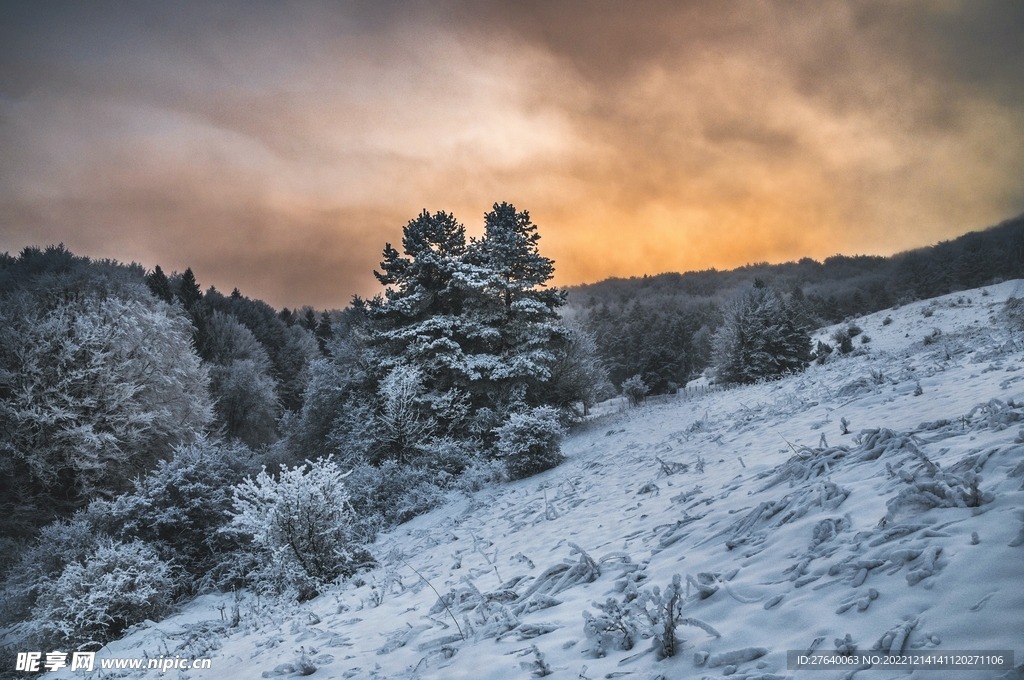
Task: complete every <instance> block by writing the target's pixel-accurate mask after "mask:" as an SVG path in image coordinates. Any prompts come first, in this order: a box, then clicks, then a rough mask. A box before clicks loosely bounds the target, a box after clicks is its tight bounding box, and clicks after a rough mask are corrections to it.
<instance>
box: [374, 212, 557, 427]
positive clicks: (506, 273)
mask: <svg viewBox="0 0 1024 680" xmlns="http://www.w3.org/2000/svg"><path fill="white" fill-rule="evenodd" d="M484 222H485V233H484V236H483V238H481V239H479V240H476V239H474V240H472V241H470V242H469V243H468V244H467V241H466V234H465V228H464V227H463V225H461V224H459V223H458V222H457V221H456V220H455V218H454V217H453V216H452V215H450V214H448V213H444V212H438V213H435V214H434V215H431V214H429V213H427V212H426V211H424V212H423V213H421V214H420V215H419V216H418V217H417V218H416V219H414V220H412V221H410V222H409V223H408V224H407V225H406V227H405V233H404V237H403V239H402V248H403V253H401V254H400V253H399V252H398V250H397V249H395V248H394V247H392V246H391V244H387V246H386V247H385V249H384V259H383V261H382V262H381V271H379V272H375V275H376V276H377V279H378V280H379V281H380V282H381V283H382V284H384V285H385V286H387V292H386V295H385V297H383V298H377V299H376V300H373V301H371V302H370V303H369V312H370V316H371V319H372V321H373V323H372V326H373V341H372V344H373V346H374V348H375V351H376V352H377V355H378V363H377V365H378V366H379V369H380V370H381V371H382V377H383V375H386V374H387V372H389V371H392V370H394V369H396V368H398V367H401V366H409V367H414V368H415V369H416V370H418V371H419V372H420V375H421V376H422V386H423V390H424V394H423V399H422V403H423V404H438V405H439V408H440V405H441V404H450V403H451V402H452V401H453V400H456V401H458V400H465V399H468V401H469V405H470V407H469V410H470V415H473V414H476V413H477V412H479V411H480V410H481V409H487V411H488V412H489V413H492V414H494V415H495V416H496V417H499V418H500V417H501V416H500V414H501V413H503V412H507V411H509V410H513V409H516V408H519V407H521V406H526V405H529V406H533V405H538V404H540V403H543V402H544V401H545V398H546V397H548V396H549V394H545V390H544V389H543V386H544V385H545V383H546V382H547V381H549V380H550V378H551V368H552V366H554V365H555V364H556V363H557V361H558V360H559V359H560V358H561V357H562V356H563V355H564V352H565V346H566V342H567V333H566V331H565V329H564V328H563V327H562V326H561V325H560V324H558V323H557V319H558V313H557V309H558V307H559V306H560V305H562V304H563V302H564V295H563V293H562V292H561V291H559V290H557V289H553V288H548V287H547V282H548V281H549V280H550V279H551V276H552V275H553V273H554V263H553V262H552V261H551V260H550V259H548V258H546V257H543V256H542V255H541V254H540V252H539V250H538V246H537V243H538V240H539V238H540V237H539V235H538V234H537V227H536V225H534V224H533V222H532V221H531V220H530V216H529V213H527V212H525V211H523V212H517V211H516V209H515V207H514V206H512V205H510V204H507V203H501V204H495V205H494V209H493V210H492V211H491V212H489V213H487V214H486V215H485V216H484ZM436 415H438V416H442V417H443V416H444V415H445V414H442V413H437V414H436Z"/></svg>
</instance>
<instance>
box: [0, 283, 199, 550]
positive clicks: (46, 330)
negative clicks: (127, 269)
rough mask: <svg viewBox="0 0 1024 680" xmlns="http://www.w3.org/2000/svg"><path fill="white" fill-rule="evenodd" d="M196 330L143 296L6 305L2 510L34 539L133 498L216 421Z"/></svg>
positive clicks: (2, 318) (2, 312)
mask: <svg viewBox="0 0 1024 680" xmlns="http://www.w3.org/2000/svg"><path fill="white" fill-rule="evenodd" d="M207 384H208V378H207V373H206V370H205V368H204V367H203V366H202V365H201V363H200V361H199V357H197V356H196V355H195V353H194V352H193V350H192V344H191V332H190V326H189V323H188V320H187V319H186V318H185V317H184V316H183V315H182V314H181V313H180V312H178V311H176V309H175V308H174V307H171V306H168V305H166V304H164V303H163V302H158V301H156V300H155V299H153V298H152V297H150V296H149V295H148V294H146V293H142V295H140V296H139V297H138V298H137V299H122V298H119V297H99V296H95V295H91V294H89V293H88V292H79V293H77V294H74V293H72V294H70V295H69V296H67V298H65V299H63V300H57V301H53V300H52V299H50V300H47V296H45V293H44V294H42V295H35V294H32V293H30V292H23V293H21V294H16V295H12V296H8V297H6V298H5V299H4V300H3V305H2V306H0V499H2V500H0V511H2V512H3V514H4V516H5V520H6V521H5V522H4V523H3V529H2V531H3V533H7V534H8V535H12V534H18V533H24V532H25V531H26V530H28V531H29V532H30V531H31V528H33V527H38V526H41V525H42V524H45V523H46V522H48V521H49V520H50V519H52V518H54V517H58V516H62V515H66V514H68V513H70V512H71V511H72V510H73V509H75V508H77V507H80V506H82V505H84V504H85V503H86V502H88V500H90V499H91V498H93V497H96V496H102V495H105V494H111V493H114V492H117V491H120V490H122V489H123V488H124V486H125V485H126V483H127V480H129V479H130V478H131V477H132V476H133V475H135V474H139V473H142V472H145V471H146V470H148V469H149V468H150V467H152V465H153V464H154V463H155V462H156V461H157V460H159V459H161V458H163V457H166V456H167V455H169V454H170V452H171V448H172V447H173V446H175V445H176V444H179V443H183V442H188V441H191V440H192V439H193V438H195V437H196V436H197V435H198V434H199V433H200V432H202V431H203V429H204V428H205V426H206V425H207V424H208V423H209V421H210V418H211V404H210V399H209V396H208V392H207Z"/></svg>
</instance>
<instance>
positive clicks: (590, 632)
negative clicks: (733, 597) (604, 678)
mask: <svg viewBox="0 0 1024 680" xmlns="http://www.w3.org/2000/svg"><path fill="white" fill-rule="evenodd" d="M685 602H686V600H685V597H684V591H683V587H682V577H681V576H680V575H679V574H676V575H674V576H673V577H672V583H670V584H668V585H667V586H665V590H664V591H662V590H661V589H660V588H658V587H657V586H654V587H653V588H650V589H646V588H645V589H644V590H641V591H636V590H635V589H631V590H627V592H626V595H625V597H623V600H622V602H619V601H618V600H617V599H615V598H611V597H610V598H608V599H607V600H606V601H605V602H604V604H601V603H600V602H595V603H594V606H595V607H597V609H598V610H600V612H601V613H600V614H597V615H596V616H595V615H593V614H591V613H590V612H589V611H584V612H583V620H584V624H583V631H584V633H585V634H586V636H587V637H588V638H590V639H591V640H593V645H594V646H593V647H592V648H591V652H592V653H593V654H594V655H595V656H598V657H602V656H605V655H606V654H607V653H608V651H610V650H613V649H622V650H630V649H632V648H633V647H634V646H635V645H636V643H637V642H639V641H640V640H646V639H650V640H651V644H652V648H653V649H654V651H655V652H656V653H657V655H658V657H659V658H666V657H670V656H675V653H676V634H675V633H676V628H677V627H679V626H682V625H688V626H696V627H698V628H701V629H703V630H705V631H707V632H708V633H709V634H711V635H714V636H715V637H720V634H719V633H718V631H716V630H715V629H714V628H712V627H711V626H709V625H708V624H706V623H704V622H703V621H700V620H698V619H694V618H684V617H683V605H684V604H685Z"/></svg>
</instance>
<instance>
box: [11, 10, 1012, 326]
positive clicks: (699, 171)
mask: <svg viewBox="0 0 1024 680" xmlns="http://www.w3.org/2000/svg"><path fill="white" fill-rule="evenodd" d="M1022 46H1024V5H1022V4H1021V3H1019V2H1017V1H1016V0H1014V1H1009V0H1007V1H1005V2H985V1H983V0H964V1H962V2H958V1H955V0H929V1H924V0H921V1H914V0H905V1H904V2H899V3H892V2H888V1H886V2H882V1H877V2H874V1H872V2H869V1H866V0H865V1H859V2H828V1H817V0H815V1H805V2H797V1H787V2H781V1H780V2H768V1H757V0H744V1H741V2H726V3H723V2H718V1H717V0H707V1H702V2H680V1H677V0H673V1H671V2H667V1H666V2H629V3H623V2H613V1H611V0H608V1H605V2H542V1H540V0H537V1H536V2H497V1H494V2H479V1H478V2H468V1H467V2H464V3H460V2H455V1H451V2H387V1H383V2H330V3H329V2H323V3H318V2H292V3H288V2H275V3H265V4H258V3H252V2H246V3H242V2H238V3H228V2H222V3H199V2H196V3H191V4H190V3H155V2H138V3H117V4H115V3H102V2H95V3H94V2H90V3H68V4H67V6H61V7H55V6H54V5H52V4H50V3H35V2H21V3H12V2H2V3H0V251H4V250H7V251H10V252H12V253H15V252H17V251H19V250H20V249H21V248H23V247H24V246H26V245H30V244H36V245H46V244H49V243H56V242H63V243H64V244H65V245H67V246H68V247H69V248H70V249H71V250H72V251H74V252H76V253H78V254H83V255H90V256H94V257H113V258H116V259H119V260H123V261H138V262H141V263H142V264H144V265H145V266H147V267H152V266H153V265H156V264H160V265H161V266H162V267H163V268H164V269H165V270H167V271H171V270H179V271H180V270H183V269H184V268H185V267H187V266H191V267H192V268H193V270H194V271H195V273H196V276H197V278H198V280H199V281H200V283H201V284H202V285H204V286H207V285H211V284H212V285H216V286H217V287H218V288H219V289H222V290H225V291H227V290H230V289H231V288H232V287H234V286H238V287H239V288H240V289H241V290H242V292H243V293H245V294H247V295H250V296H254V297H260V298H263V299H265V300H267V301H268V302H270V303H271V304H274V305H276V306H285V305H287V306H297V305H302V304H312V305H314V306H316V307H318V308H323V307H340V306H344V305H345V304H346V303H347V302H348V300H349V298H350V297H351V295H352V294H353V293H359V294H362V295H371V294H373V293H375V292H377V291H378V288H377V285H376V282H375V281H374V279H373V276H372V273H371V272H372V270H373V269H374V268H375V267H376V266H377V262H378V261H379V259H380V251H381V249H382V248H383V246H384V243H385V242H386V241H390V242H393V243H397V242H399V241H400V237H401V228H402V226H403V225H404V224H405V223H406V222H407V221H408V220H409V219H411V218H413V217H414V216H415V215H416V214H418V213H419V211H420V210H421V209H423V208H426V209H428V210H430V211H435V210H447V211H449V212H454V213H455V215H456V216H457V217H458V218H459V219H460V220H462V221H463V222H464V223H465V224H466V226H467V228H468V229H469V231H470V233H479V231H480V230H481V228H482V216H483V213H484V212H485V211H486V210H488V209H489V207H490V206H491V204H492V203H494V202H496V201H509V202H512V203H514V204H515V205H516V207H517V208H519V209H527V210H529V211H530V213H531V215H532V216H533V219H534V221H535V222H536V223H537V224H538V225H539V227H540V232H541V235H542V240H541V249H542V252H543V253H544V254H545V255H548V256H549V257H552V258H554V259H555V261H556V270H557V275H556V282H557V283H559V284H563V285H568V284H574V283H581V282H591V281H596V280H600V279H602V278H606V277H608V276H631V275H641V274H645V273H648V274H653V273H658V272H663V271H685V270H690V269H707V268H709V267H716V268H719V269H722V268H731V267H734V266H738V265H742V264H745V263H748V262H755V261H770V262H779V261H785V260H792V259H798V258H800V257H804V256H810V257H814V258H818V259H821V258H824V257H827V256H829V255H833V254H835V253H844V254H857V253H870V254H890V253H893V252H897V251H899V250H904V249H907V248H912V247H916V246H921V245H926V244H930V243H934V242H936V241H939V240H943V239H948V238H953V237H955V236H957V235H959V234H962V233H964V232H966V231H970V230H974V229H979V228H983V227H985V226H989V225H992V224H995V223H997V222H999V221H1000V220H1002V219H1005V218H1008V217H1011V216H1014V215H1017V214H1019V213H1021V212H1024V133H1022V131H1024V77H1022V74H1024V47H1022Z"/></svg>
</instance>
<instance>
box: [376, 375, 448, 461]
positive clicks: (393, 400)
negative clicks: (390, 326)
mask: <svg viewBox="0 0 1024 680" xmlns="http://www.w3.org/2000/svg"><path fill="white" fill-rule="evenodd" d="M378 395H379V398H380V413H379V414H378V416H377V432H378V437H379V439H380V442H381V444H382V445H383V446H384V447H385V448H386V449H387V450H388V452H389V453H390V454H391V455H390V456H389V457H393V458H395V459H396V460H398V461H400V462H404V461H406V460H408V458H409V457H410V454H411V453H412V452H413V451H414V450H416V449H419V448H421V447H422V446H423V445H424V444H425V443H426V441H427V439H428V438H429V437H430V436H431V435H432V434H433V430H434V427H435V424H436V423H435V422H434V419H433V418H432V417H431V415H430V413H429V411H428V410H427V409H425V408H424V403H423V377H422V375H421V374H420V371H419V370H418V369H416V368H415V367H413V366H397V367H395V368H394V369H392V370H391V372H390V373H388V376H387V377H386V378H384V380H382V381H381V383H380V387H379V389H378Z"/></svg>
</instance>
